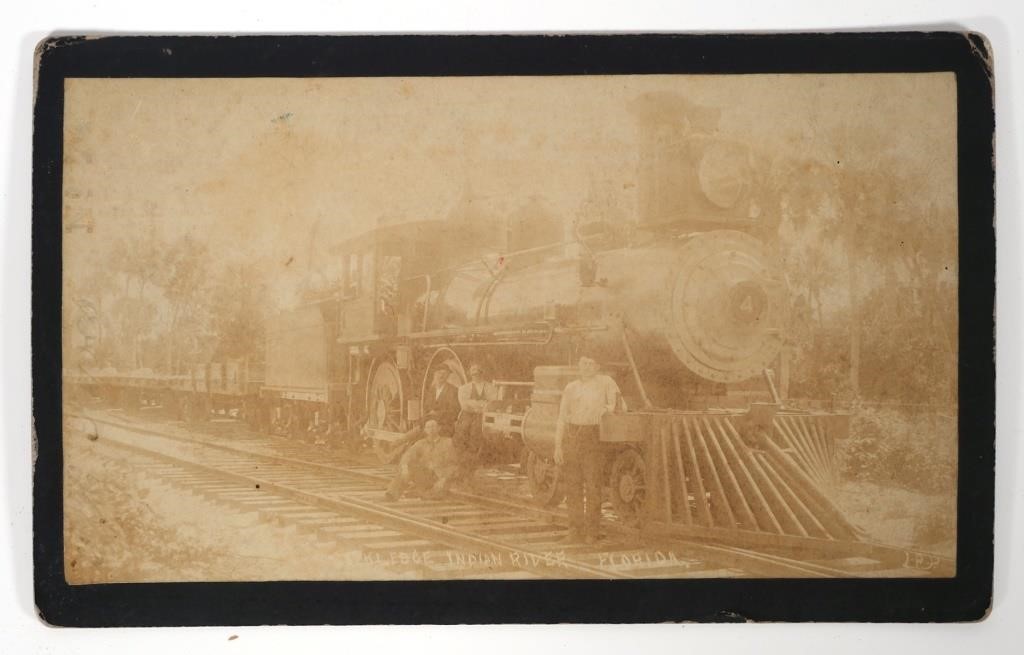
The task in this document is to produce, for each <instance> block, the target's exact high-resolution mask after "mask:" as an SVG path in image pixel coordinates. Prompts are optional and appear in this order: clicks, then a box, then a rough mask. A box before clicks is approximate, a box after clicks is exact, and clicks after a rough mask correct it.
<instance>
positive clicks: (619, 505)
mask: <svg viewBox="0 0 1024 655" xmlns="http://www.w3.org/2000/svg"><path fill="white" fill-rule="evenodd" d="M645 475H646V469H645V466H644V458H643V456H642V455H640V453H639V451H637V450H635V449H633V448H627V449H626V450H623V451H621V452H619V454H618V455H616V457H615V460H614V461H613V462H612V470H611V482H610V486H611V501H612V507H614V508H615V513H616V514H618V515H619V519H620V520H621V521H622V522H623V523H625V524H626V525H636V524H637V523H638V522H639V521H640V516H641V515H642V513H643V509H644V499H645V497H646V491H647V489H646V480H645Z"/></svg>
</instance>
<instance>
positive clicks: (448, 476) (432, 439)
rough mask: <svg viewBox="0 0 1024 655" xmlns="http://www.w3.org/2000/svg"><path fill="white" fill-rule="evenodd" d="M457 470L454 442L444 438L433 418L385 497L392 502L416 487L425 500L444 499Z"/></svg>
mask: <svg viewBox="0 0 1024 655" xmlns="http://www.w3.org/2000/svg"><path fill="white" fill-rule="evenodd" d="M457 469H458V465H457V460H456V456H455V447H454V446H453V445H452V440H451V439H450V438H448V437H442V436H441V432H440V430H439V426H438V423H437V421H435V420H434V419H430V420H428V421H427V422H426V423H424V424H423V438H422V439H420V440H419V441H417V442H416V443H414V444H413V445H412V446H410V447H409V449H408V450H406V451H405V452H404V453H403V454H402V459H401V460H400V461H399V464H398V473H397V475H395V478H394V479H393V480H392V481H391V484H390V485H389V486H388V490H387V492H385V494H384V495H385V497H386V498H387V499H388V500H398V499H399V498H401V497H402V494H403V493H404V492H405V491H406V490H408V489H409V488H412V489H413V491H414V492H418V493H419V495H422V496H423V497H424V498H440V497H441V496H443V495H444V494H445V492H446V491H447V490H448V485H449V484H450V482H451V480H452V478H453V477H454V475H455V473H456V471H457Z"/></svg>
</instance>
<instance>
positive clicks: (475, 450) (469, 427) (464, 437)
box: [455, 364, 498, 480]
mask: <svg viewBox="0 0 1024 655" xmlns="http://www.w3.org/2000/svg"><path fill="white" fill-rule="evenodd" d="M497 397H498V391H497V389H496V388H495V386H494V385H493V384H491V383H490V382H488V381H487V380H485V379H484V369H483V367H482V366H480V365H479V364H471V365H470V367H469V382H467V383H466V384H464V385H462V386H461V387H459V405H460V406H461V408H462V412H461V413H460V414H459V420H458V422H456V424H455V448H456V450H458V452H459V468H460V470H459V475H458V478H459V479H460V480H464V479H466V478H468V477H469V476H471V475H472V474H473V471H474V470H475V469H476V467H477V466H479V465H480V460H481V459H482V458H483V457H484V455H485V453H484V434H483V423H484V419H483V413H484V410H485V409H486V408H487V403H489V402H491V401H492V400H495V399H497Z"/></svg>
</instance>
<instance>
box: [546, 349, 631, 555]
mask: <svg viewBox="0 0 1024 655" xmlns="http://www.w3.org/2000/svg"><path fill="white" fill-rule="evenodd" d="M597 370H598V369H597V362H596V361H594V360H593V359H591V358H590V357H580V361H579V375H580V377H579V379H578V380H573V381H572V382H570V383H569V384H567V385H566V386H565V390H564V391H563V392H562V404H561V406H560V407H559V410H558V425H557V427H556V430H555V463H556V464H559V465H560V466H561V467H562V476H563V479H564V480H565V504H566V506H567V507H568V509H569V533H568V534H567V535H566V536H565V539H564V541H565V542H566V543H578V542H580V541H583V542H585V543H588V544H592V543H594V542H595V541H597V540H598V539H600V538H601V535H600V522H601V501H602V491H603V490H602V486H603V484H602V483H603V480H602V475H603V469H604V457H603V453H602V451H601V442H600V439H599V432H600V426H601V417H602V416H604V414H605V413H606V412H613V411H615V406H616V404H617V403H618V398H619V386H618V385H617V384H615V380H613V379H611V378H610V377H609V376H607V375H600V374H598V372H597Z"/></svg>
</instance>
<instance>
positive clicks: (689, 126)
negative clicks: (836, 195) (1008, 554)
mask: <svg viewBox="0 0 1024 655" xmlns="http://www.w3.org/2000/svg"><path fill="white" fill-rule="evenodd" d="M668 102H669V103H671V100H670V101H668ZM680 102H683V101H680ZM684 105H685V106H681V107H677V109H678V110H679V111H677V112H666V111H664V108H665V106H666V100H665V99H664V98H655V99H650V98H647V99H645V101H644V102H641V103H639V104H638V106H637V107H636V108H635V109H636V112H637V114H638V116H639V118H640V120H641V123H642V125H643V126H644V127H643V129H642V130H641V141H640V150H641V152H640V155H641V156H640V161H641V162H642V164H641V170H640V171H639V173H640V174H639V181H640V184H639V190H638V199H637V200H638V202H637V204H638V210H639V211H638V214H639V216H640V219H639V220H638V221H636V222H631V223H629V224H628V225H623V224H612V223H608V222H601V221H594V222H590V223H583V224H575V225H571V226H569V227H566V226H565V225H564V222H563V221H562V220H560V219H559V220H556V221H554V222H552V221H544V220H542V219H541V218H537V220H536V221H534V220H533V218H531V217H527V218H525V219H521V220H520V221H518V223H514V224H506V223H502V222H500V221H493V220H481V219H480V216H479V215H474V214H473V212H462V213H461V214H458V215H455V216H452V217H449V218H448V219H447V220H425V221H417V222H411V223H410V222H403V223H401V224H394V225H388V224H381V225H379V226H378V227H377V229H374V230H372V231H370V232H368V233H366V234H364V235H362V236H359V237H357V238H354V239H349V240H347V241H345V242H343V243H341V244H339V245H338V246H337V247H336V248H335V249H334V250H333V251H332V253H331V255H332V257H334V258H335V261H337V262H340V263H341V265H342V266H341V268H342V269H343V275H342V279H341V280H340V283H339V284H338V285H337V286H335V287H333V288H329V289H325V290H324V291H323V293H320V294H318V295H313V296H307V297H306V298H305V300H304V302H302V303H301V304H299V305H298V306H296V307H293V308H290V309H288V310H286V311H282V312H279V313H278V314H277V315H276V316H274V317H273V318H272V319H271V321H270V323H269V325H268V329H267V343H266V357H265V370H264V371H263V376H262V380H259V378H258V377H257V376H251V377H250V378H249V379H250V383H249V384H243V385H240V386H239V387H238V388H237V390H236V392H235V397H236V398H237V399H238V402H237V404H238V405H239V406H242V407H244V413H245V415H246V416H247V417H249V418H250V419H251V420H252V421H253V422H254V423H256V424H257V425H259V426H260V427H262V428H264V429H270V428H271V426H273V425H280V423H281V422H282V419H283V417H285V416H287V417H289V422H290V423H291V424H292V425H302V426H307V425H314V426H318V425H323V426H326V427H330V426H341V427H342V429H344V431H345V432H346V433H347V434H350V435H351V434H359V435H362V436H363V437H365V438H366V439H368V440H370V441H371V442H372V443H373V444H374V446H375V448H376V449H377V450H378V452H380V453H381V455H382V457H384V458H388V457H390V456H391V455H392V454H393V453H392V451H393V449H394V448H396V447H397V446H395V444H397V443H399V442H400V441H401V436H402V435H403V434H404V433H405V432H406V431H407V430H409V429H410V428H411V427H413V426H414V425H415V424H416V423H417V422H418V421H419V420H420V419H421V413H422V411H421V401H422V399H423V398H424V397H425V394H426V392H427V388H428V385H429V383H430V380H431V379H432V376H433V373H434V371H435V370H438V369H440V370H444V371H446V372H447V373H448V379H449V381H450V382H451V383H453V384H456V385H458V384H462V383H464V382H465V381H466V379H467V377H466V372H467V369H468V367H469V365H470V363H474V362H475V363H480V364H481V365H482V366H483V368H484V370H485V372H486V374H487V376H488V377H489V378H491V379H492V380H493V382H494V384H495V386H496V387H497V389H498V399H497V400H494V401H492V402H491V403H490V405H489V406H488V408H487V411H486V412H485V413H484V415H483V422H484V424H483V426H482V427H483V434H484V436H485V440H486V441H487V446H488V447H487V451H488V452H489V453H491V457H492V458H493V459H495V460H505V461H516V460H519V461H521V463H522V464H523V465H524V467H525V470H526V473H527V477H528V480H529V482H530V487H531V490H532V491H533V493H534V495H535V497H536V498H537V500H538V501H539V502H542V503H544V504H546V505H555V504H557V503H559V502H560V501H561V499H562V497H563V492H562V490H561V484H560V480H559V469H558V467H557V466H556V465H555V464H554V463H553V459H552V456H553V441H554V431H555V424H556V418H557V412H558V406H559V401H560V396H561V392H562V389H563V388H564V387H565V385H566V384H567V383H568V382H569V381H570V380H571V379H572V378H573V377H574V376H575V368H574V363H575V362H576V361H577V360H578V357H579V356H580V355H582V354H587V355H589V356H591V357H593V358H594V359H596V360H597V361H598V362H600V363H601V365H602V366H603V368H604V369H605V371H606V372H607V373H608V374H610V375H612V376H613V377H614V378H615V379H616V381H617V382H618V384H619V386H620V387H621V388H622V391H623V401H624V402H623V407H621V408H620V409H619V411H617V412H615V413H614V414H610V415H608V416H606V417H605V420H604V422H603V424H602V426H601V440H602V442H604V443H605V445H606V448H607V455H608V456H607V457H606V461H607V467H606V468H607V470H606V480H607V486H608V489H609V495H610V498H611V500H612V503H613V505H614V508H615V511H617V512H618V513H619V515H620V516H622V517H623V518H624V519H627V520H637V519H638V518H639V517H642V516H646V517H648V518H649V519H651V520H652V521H654V522H660V524H661V525H663V526H668V527H670V528H672V529H677V528H679V526H682V527H683V528H684V529H688V528H692V527H694V526H696V527H700V528H702V529H704V530H716V529H721V528H725V529H729V530H734V529H736V528H739V529H747V530H753V531H759V532H769V533H775V534H780V535H794V536H801V537H806V536H819V537H828V538H841V537H844V536H850V535H851V534H853V531H852V529H851V528H850V527H849V526H848V525H847V524H846V523H845V522H844V521H843V520H842V518H841V517H838V516H836V515H835V512H834V511H833V509H832V508H831V505H830V503H829V502H828V500H827V488H828V487H829V485H830V484H831V483H832V482H834V479H835V464H834V457H833V454H834V451H835V445H834V441H835V438H836V436H837V435H839V434H840V433H841V431H842V429H843V422H842V421H841V420H837V419H842V417H836V416H831V415H824V414H811V413H809V412H800V411H797V410H792V409H787V408H786V407H785V406H784V403H783V399H782V395H784V394H782V393H780V391H779V388H778V386H777V385H776V384H775V380H774V377H773V376H772V370H774V369H777V368H778V367H779V365H780V364H781V363H784V362H782V360H780V354H781V353H782V352H783V345H784V340H785V337H786V325H787V323H786V322H787V312H786V307H787V305H788V294H787V289H786V285H785V282H784V278H783V276H782V272H781V270H780V266H779V265H778V263H777V262H776V261H775V257H774V256H773V253H772V252H771V249H770V246H769V244H770V242H771V240H770V238H769V235H770V234H771V233H772V232H773V231H774V230H773V228H774V226H773V225H771V223H770V217H768V216H767V215H766V212H765V210H764V208H763V206H762V204H761V203H762V202H763V194H762V191H763V171H764V168H765V167H764V166H763V164H762V163H761V162H759V161H758V159H757V156H756V155H755V154H754V153H753V152H752V151H751V149H750V148H748V147H746V146H745V145H744V144H742V143H738V142H735V141H732V140H729V139H727V138H724V137H722V136H721V135H720V134H719V133H718V132H717V129H716V126H717V116H709V115H708V114H707V113H706V112H703V113H702V111H699V110H698V109H697V108H695V107H693V106H691V105H688V104H686V103H685V102H684ZM652 107H655V108H657V111H655V109H652ZM680 115H685V117H686V120H679V116H680ZM470 201H471V199H470ZM467 202H469V201H467ZM453 263H454V264H455V265H451V264H453ZM196 379H197V376H196V375H195V374H194V375H192V377H191V382H189V381H184V382H182V383H181V384H180V385H179V386H181V387H182V388H184V390H185V394H186V395H188V393H189V391H190V389H191V390H196V389H198V388H199V386H197V383H196V381H195V380H196ZM198 379H200V380H201V381H202V385H205V386H203V387H202V388H203V389H205V392H206V394H207V395H210V394H213V393H214V392H213V390H212V388H211V387H210V385H209V383H208V382H206V380H208V374H206V373H203V372H201V373H200V375H199V376H198ZM253 381H255V383H252V382H253Z"/></svg>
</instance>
